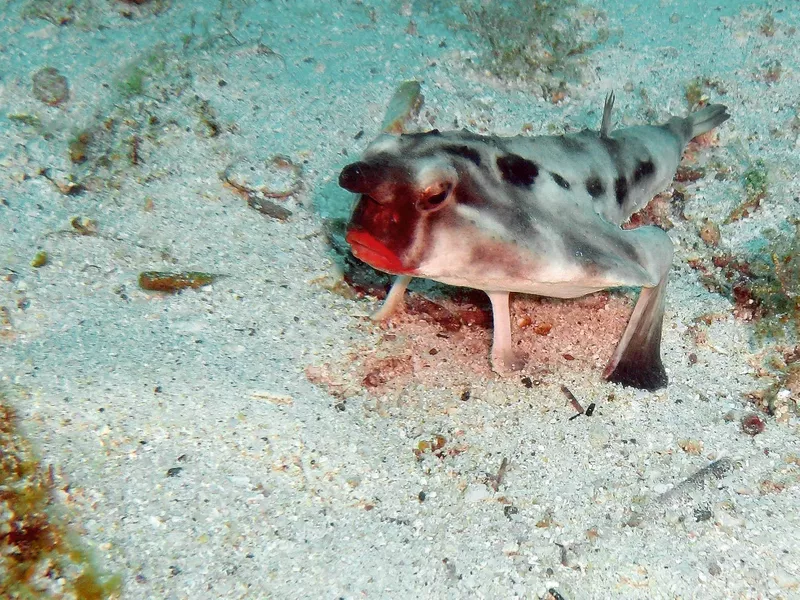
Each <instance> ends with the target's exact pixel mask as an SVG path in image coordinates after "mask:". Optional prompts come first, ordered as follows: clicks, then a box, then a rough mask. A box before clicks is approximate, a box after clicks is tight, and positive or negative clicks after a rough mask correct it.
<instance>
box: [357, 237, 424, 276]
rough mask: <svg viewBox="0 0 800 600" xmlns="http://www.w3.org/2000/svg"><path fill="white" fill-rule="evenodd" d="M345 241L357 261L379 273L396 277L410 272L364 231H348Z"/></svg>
mask: <svg viewBox="0 0 800 600" xmlns="http://www.w3.org/2000/svg"><path fill="white" fill-rule="evenodd" d="M345 240H347V243H348V244H350V248H351V249H352V251H353V255H354V256H355V257H356V258H357V259H359V260H363V261H364V262H365V263H367V264H368V265H370V266H371V267H374V268H376V269H378V270H379V271H386V272H388V273H394V274H397V275H399V274H402V273H410V272H411V271H412V269H407V268H406V267H404V266H403V263H402V262H401V261H400V259H399V258H398V257H397V255H396V254H395V253H394V252H392V251H391V250H389V248H387V247H386V246H385V245H384V244H383V243H381V242H379V241H378V240H377V239H376V238H375V237H374V236H373V235H371V234H369V233H367V232H366V231H352V230H351V231H348V232H347V236H346V237H345Z"/></svg>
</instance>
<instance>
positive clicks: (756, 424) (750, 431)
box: [742, 412, 767, 435]
mask: <svg viewBox="0 0 800 600" xmlns="http://www.w3.org/2000/svg"><path fill="white" fill-rule="evenodd" d="M766 426H767V424H766V423H765V422H764V420H763V419H762V418H761V417H759V416H758V415H757V414H756V413H754V412H750V413H747V414H746V415H744V416H743V417H742V431H744V432H745V433H746V434H747V435H758V434H759V433H761V432H762V431H764V428H765V427H766Z"/></svg>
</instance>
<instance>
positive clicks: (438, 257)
mask: <svg viewBox="0 0 800 600" xmlns="http://www.w3.org/2000/svg"><path fill="white" fill-rule="evenodd" d="M612 104H613V97H610V98H609V101H607V103H606V110H605V113H604V118H603V126H602V127H601V130H600V131H599V132H597V131H588V130H585V131H581V132H579V133H576V134H572V135H566V136H540V137H526V136H516V137H507V138H502V137H493V136H481V135H476V134H473V133H470V132H467V131H450V132H439V131H437V130H434V131H430V132H427V133H419V134H406V135H399V136H391V135H383V136H381V137H379V138H378V139H377V140H375V141H374V142H373V143H372V144H370V146H369V147H368V148H367V150H366V151H365V153H364V156H363V157H362V160H361V161H359V162H357V163H353V164H351V165H348V166H347V167H345V168H344V170H343V171H342V173H341V175H340V178H339V182H340V185H341V186H342V187H344V188H345V189H347V190H349V191H351V192H354V193H356V194H360V197H359V199H358V202H357V204H356V207H355V210H354V212H353V216H352V219H351V223H350V227H349V233H348V242H349V243H350V244H351V247H352V249H353V253H354V254H355V255H356V256H357V257H358V258H360V259H362V260H364V261H365V262H367V263H368V264H370V265H372V266H373V267H375V268H377V269H380V270H383V271H386V272H389V273H394V274H396V275H399V276H400V277H398V279H397V281H396V284H395V288H394V289H393V290H392V292H391V294H390V297H389V299H387V302H386V304H385V305H384V307H383V309H382V310H381V311H380V312H379V318H385V317H386V316H388V315H389V314H390V313H391V312H392V311H393V310H394V309H395V308H396V307H397V305H398V304H399V302H400V301H401V300H402V294H403V291H404V290H405V287H406V286H407V284H408V281H409V280H410V278H411V277H424V278H427V279H434V280H436V281H441V282H443V283H447V284H451V285H458V286H466V287H471V288H477V289H481V290H485V291H486V292H487V294H488V295H489V298H490V300H491V301H492V309H493V313H494V327H495V329H494V340H493V345H492V364H493V367H494V368H495V370H497V371H499V372H504V371H506V370H507V369H509V368H511V369H513V368H518V367H520V366H521V365H522V364H524V361H523V358H522V357H519V356H517V355H515V353H514V351H513V349H512V346H511V333H510V331H511V330H510V320H509V314H508V294H509V292H523V293H530V294H538V295H544V296H553V297H558V298H574V297H578V296H582V295H584V294H588V293H591V292H595V291H598V290H601V289H605V288H609V287H617V286H641V287H642V288H643V289H642V294H641V295H640V298H639V301H638V302H637V305H636V307H635V309H634V314H633V316H632V317H631V320H630V322H629V324H628V327H627V329H626V330H625V333H624V334H623V337H622V340H621V341H620V343H619V345H618V347H617V350H616V351H615V353H614V356H613V357H612V359H611V361H610V362H609V365H608V366H607V367H606V370H605V372H604V377H606V378H607V379H609V380H612V381H616V382H619V383H622V384H625V385H631V386H634V387H639V388H643V389H657V388H659V387H662V386H664V385H665V384H666V381H667V379H666V373H665V370H664V367H663V365H662V363H661V358H660V340H661V323H662V320H663V311H664V290H665V287H666V280H667V273H668V272H669V268H670V265H671V262H672V243H671V242H670V239H669V237H668V236H667V234H666V233H665V232H664V231H662V230H661V229H659V228H657V227H640V228H637V229H633V230H623V229H622V228H621V227H620V225H621V224H622V223H624V222H625V221H626V220H627V219H628V218H629V217H630V216H631V214H633V213H634V212H636V211H638V210H640V209H642V208H643V207H644V206H645V205H646V204H647V203H648V202H649V201H650V199H651V198H652V197H653V196H654V195H655V194H657V193H658V192H660V191H661V190H663V189H664V188H665V187H667V186H668V185H669V183H670V182H671V181H672V178H673V177H674V174H675V171H676V169H677V167H678V163H679V162H680V158H681V154H682V152H683V149H684V147H685V146H686V143H687V142H688V141H689V140H690V139H691V138H693V137H695V136H697V135H700V134H701V133H705V132H706V131H709V130H710V129H712V128H713V127H716V126H717V125H719V124H720V123H722V122H723V121H725V120H726V119H727V118H728V115H727V112H726V109H725V107H724V106H721V105H713V106H709V107H706V108H705V109H703V110H701V111H699V112H697V113H693V114H691V115H689V117H687V118H679V117H673V118H672V119H670V120H669V121H668V122H667V123H666V124H664V125H661V126H642V127H630V128H627V129H622V130H619V131H615V132H611V131H610V122H611V106H612Z"/></svg>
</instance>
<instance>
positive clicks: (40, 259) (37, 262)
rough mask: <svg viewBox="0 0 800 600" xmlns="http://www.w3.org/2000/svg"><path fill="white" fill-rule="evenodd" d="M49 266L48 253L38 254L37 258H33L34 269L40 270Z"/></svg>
mask: <svg viewBox="0 0 800 600" xmlns="http://www.w3.org/2000/svg"><path fill="white" fill-rule="evenodd" d="M46 264H47V252H45V251H44V250H42V251H41V252H37V253H36V256H34V257H33V261H31V266H32V267H33V268H34V269H39V268H40V267H43V266H45V265H46Z"/></svg>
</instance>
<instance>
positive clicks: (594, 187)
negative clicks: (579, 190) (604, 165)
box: [586, 175, 606, 198]
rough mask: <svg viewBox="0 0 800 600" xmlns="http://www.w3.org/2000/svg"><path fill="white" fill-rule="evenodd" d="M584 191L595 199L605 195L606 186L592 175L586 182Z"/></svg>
mask: <svg viewBox="0 0 800 600" xmlns="http://www.w3.org/2000/svg"><path fill="white" fill-rule="evenodd" d="M586 191H587V192H589V195H590V196H591V197H592V198H597V197H599V196H602V195H603V194H605V193H606V186H604V185H603V182H602V181H600V178H599V177H598V176H597V175H592V176H591V177H589V179H587V180H586Z"/></svg>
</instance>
